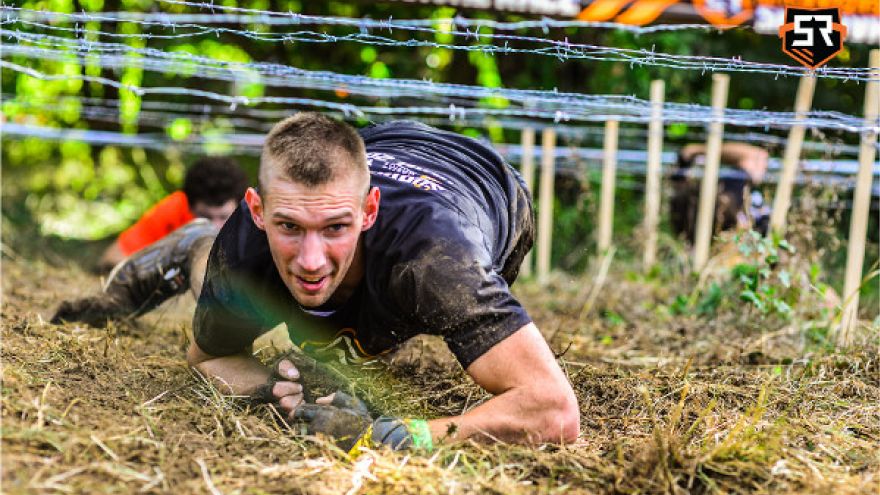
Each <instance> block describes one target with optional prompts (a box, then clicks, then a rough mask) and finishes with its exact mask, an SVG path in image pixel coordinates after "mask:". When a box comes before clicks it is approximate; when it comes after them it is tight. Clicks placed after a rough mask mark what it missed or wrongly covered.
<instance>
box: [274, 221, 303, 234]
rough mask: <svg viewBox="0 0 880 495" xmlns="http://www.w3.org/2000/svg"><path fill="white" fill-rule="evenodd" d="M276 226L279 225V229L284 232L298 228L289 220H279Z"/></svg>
mask: <svg viewBox="0 0 880 495" xmlns="http://www.w3.org/2000/svg"><path fill="white" fill-rule="evenodd" d="M278 226H279V227H281V230H283V231H285V232H293V231H294V230H296V229H297V228H298V227H297V226H296V224H295V223H291V222H281V223H279V224H278Z"/></svg>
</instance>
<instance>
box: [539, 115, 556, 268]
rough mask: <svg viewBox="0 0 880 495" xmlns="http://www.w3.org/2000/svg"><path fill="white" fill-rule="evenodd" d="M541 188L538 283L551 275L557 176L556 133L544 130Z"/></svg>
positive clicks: (552, 130)
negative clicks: (554, 194) (554, 191)
mask: <svg viewBox="0 0 880 495" xmlns="http://www.w3.org/2000/svg"><path fill="white" fill-rule="evenodd" d="M541 137H542V139H541V184H540V185H539V187H540V188H541V191H540V195H539V198H538V253H537V257H538V260H537V272H538V282H540V283H544V282H546V281H547V275H549V274H550V246H551V244H552V241H553V182H554V180H555V175H556V170H555V166H556V163H555V162H556V160H555V158H556V131H555V130H554V129H552V128H549V127H548V128H546V129H544V133H543V135H542V136H541Z"/></svg>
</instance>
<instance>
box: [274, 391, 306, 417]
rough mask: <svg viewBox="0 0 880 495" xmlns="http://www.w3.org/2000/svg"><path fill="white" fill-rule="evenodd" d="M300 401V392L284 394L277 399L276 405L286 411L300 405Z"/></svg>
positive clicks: (301, 397) (301, 401)
mask: <svg viewBox="0 0 880 495" xmlns="http://www.w3.org/2000/svg"><path fill="white" fill-rule="evenodd" d="M302 403H303V396H302V394H294V395H286V396H284V397H282V398H281V400H279V401H278V405H279V406H281V409H283V410H284V411H285V412H287V413H291V412H293V411H294V410H295V409H296V408H297V407H300V405H301V404H302Z"/></svg>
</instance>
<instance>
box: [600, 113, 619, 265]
mask: <svg viewBox="0 0 880 495" xmlns="http://www.w3.org/2000/svg"><path fill="white" fill-rule="evenodd" d="M617 128H618V122H617V121H616V120H609V121H608V122H605V155H604V157H603V159H602V196H601V199H600V202H599V237H598V239H597V247H598V248H599V252H600V253H604V252H605V251H607V250H608V248H610V247H611V230H612V228H613V225H614V182H615V179H616V178H617V177H616V175H617Z"/></svg>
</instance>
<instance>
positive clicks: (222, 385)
mask: <svg viewBox="0 0 880 495" xmlns="http://www.w3.org/2000/svg"><path fill="white" fill-rule="evenodd" d="M193 367H194V368H195V369H196V370H198V371H199V372H200V373H202V374H203V375H204V376H206V377H208V378H209V379H210V380H211V381H212V382H213V383H214V384H215V385H216V386H217V387H218V388H219V389H220V390H221V391H222V392H224V393H228V394H232V395H250V394H252V393H253V392H254V391H255V390H256V389H257V388H258V387H259V386H261V385H263V384H265V383H266V382H267V381H268V379H269V376H270V375H271V374H272V373H271V371H270V370H269V368H267V367H265V366H263V365H262V364H261V363H260V362H259V361H258V360H257V359H256V358H255V357H253V356H251V355H247V354H233V355H232V356H223V357H215V358H211V359H207V360H205V361H201V362H199V363H197V364H195V365H194V366H193Z"/></svg>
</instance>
